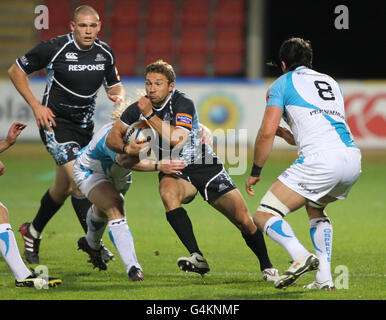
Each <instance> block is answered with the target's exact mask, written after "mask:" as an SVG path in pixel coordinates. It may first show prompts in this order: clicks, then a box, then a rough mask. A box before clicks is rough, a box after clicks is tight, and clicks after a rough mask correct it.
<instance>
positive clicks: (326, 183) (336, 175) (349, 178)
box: [278, 147, 361, 202]
mask: <svg viewBox="0 0 386 320" xmlns="http://www.w3.org/2000/svg"><path fill="white" fill-rule="evenodd" d="M360 174H361V152H360V150H359V149H358V148H351V147H350V148H342V149H334V150H325V151H320V152H317V153H314V154H310V155H306V156H304V157H300V158H299V159H297V160H296V161H295V162H294V163H293V164H292V165H291V166H290V167H289V168H288V169H287V170H286V171H284V172H283V173H282V174H281V175H280V176H279V177H278V179H279V180H280V181H281V182H282V183H284V184H285V185H286V186H287V187H289V188H290V189H292V190H294V191H295V192H297V193H298V194H300V195H302V196H303V197H304V198H306V199H309V200H311V201H314V202H317V201H318V200H319V199H320V198H322V197H324V196H325V195H329V196H332V197H334V198H337V199H344V198H346V197H347V194H348V193H349V191H350V189H351V187H352V186H353V185H354V183H355V182H356V181H357V180H358V178H359V175H360Z"/></svg>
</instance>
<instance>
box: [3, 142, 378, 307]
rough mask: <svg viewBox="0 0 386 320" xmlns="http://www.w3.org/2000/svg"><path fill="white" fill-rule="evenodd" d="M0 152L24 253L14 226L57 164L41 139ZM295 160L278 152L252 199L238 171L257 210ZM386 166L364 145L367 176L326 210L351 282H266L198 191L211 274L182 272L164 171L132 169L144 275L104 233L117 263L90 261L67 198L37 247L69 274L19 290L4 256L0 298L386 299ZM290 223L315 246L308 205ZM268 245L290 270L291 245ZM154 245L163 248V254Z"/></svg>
mask: <svg viewBox="0 0 386 320" xmlns="http://www.w3.org/2000/svg"><path fill="white" fill-rule="evenodd" d="M0 159H1V161H2V162H3V163H4V164H5V166H6V174H5V175H4V176H2V177H0V190H1V191H0V200H1V202H3V203H4V204H5V205H6V206H7V207H8V210H9V212H10V222H11V225H12V226H13V230H14V231H15V235H16V239H17V241H18V245H19V248H20V250H21V252H22V251H23V245H22V239H21V237H20V233H19V232H17V230H18V228H19V226H20V224H21V223H23V222H26V221H31V220H32V218H33V217H34V216H35V213H36V210H37V209H38V207H39V202H40V198H41V196H42V195H43V194H44V192H45V191H46V190H47V189H48V188H49V187H50V185H51V183H52V181H53V176H54V164H53V161H52V160H51V158H50V157H49V156H48V153H47V152H46V151H45V149H44V147H43V146H42V144H41V143H21V142H19V143H17V144H16V145H15V146H14V147H13V148H12V149H10V150H8V151H6V152H5V153H3V154H1V157H0ZM295 159H296V155H295V154H294V153H293V152H292V151H291V152H290V151H284V152H283V151H280V152H274V153H273V154H272V157H271V158H270V159H269V162H268V163H267V164H266V166H265V167H264V170H263V178H262V181H261V182H260V183H259V184H258V185H257V186H256V187H255V190H256V193H257V195H256V196H255V197H254V198H252V197H249V196H247V195H246V192H245V191H244V179H245V178H246V176H234V177H233V178H234V181H235V183H236V184H237V185H238V186H239V187H240V190H241V192H242V194H243V195H244V197H245V199H246V201H247V204H248V207H249V209H250V211H251V212H254V211H255V209H256V208H257V205H258V202H259V200H260V198H261V197H262V195H263V194H264V193H265V192H266V190H267V188H268V187H269V186H270V185H271V184H272V182H273V181H274V179H275V178H276V177H277V176H278V175H279V174H280V173H281V172H282V171H283V170H284V169H285V168H286V167H288V166H289V165H290V164H291V163H292V162H293V161H294V160H295ZM385 164H386V160H385V152H374V153H364V160H363V174H362V176H361V177H360V180H359V181H358V183H357V184H356V185H355V186H354V187H353V189H352V191H351V193H350V195H349V198H348V199H347V200H345V201H338V202H336V203H334V204H331V205H330V206H329V207H328V208H327V212H328V214H329V216H330V218H331V220H332V223H333V227H334V245H333V251H332V259H333V262H332V272H333V277H334V279H335V278H336V277H337V276H339V274H335V273H334V271H335V268H336V267H337V266H339V265H344V266H347V268H348V271H349V288H348V289H337V290H335V291H334V292H320V291H315V292H309V291H305V290H304V289H302V286H303V285H305V284H308V283H310V282H312V281H313V277H314V273H312V274H307V275H305V276H304V277H302V278H301V279H300V280H299V281H298V283H299V285H298V286H297V287H290V288H288V289H286V290H277V289H275V288H273V286H272V283H267V282H264V281H263V280H262V278H261V273H260V271H259V266H258V263H257V259H256V258H255V256H254V255H253V254H252V252H251V251H250V250H249V249H248V248H247V247H246V245H245V243H244V241H243V239H242V237H241V235H240V232H239V231H238V230H237V229H236V228H235V227H234V226H233V225H232V224H231V223H230V222H228V221H227V220H226V219H225V218H224V217H223V216H222V215H221V214H220V213H218V212H217V211H215V210H214V209H213V208H211V207H210V206H209V205H207V204H206V203H205V202H204V201H203V200H202V198H201V197H200V196H199V195H198V196H197V198H196V199H195V201H193V202H192V203H191V204H188V205H186V206H185V208H186V209H187V211H188V212H189V215H190V218H191V220H192V223H193V225H194V229H195V233H196V236H197V239H198V242H199V245H200V248H201V250H202V251H203V252H204V254H205V256H206V258H207V260H208V262H209V264H210V266H211V272H210V274H208V275H206V276H205V277H204V278H201V277H200V276H199V275H197V274H185V273H183V272H181V271H180V270H179V269H178V267H177V264H176V260H177V258H178V257H180V256H182V255H186V254H187V252H186V251H185V249H184V248H183V246H182V244H181V243H180V242H179V240H178V238H177V236H176V235H175V234H174V232H173V230H172V228H171V227H170V226H169V224H168V223H167V221H166V218H165V212H164V209H163V206H162V202H161V200H160V197H159V195H158V192H157V191H158V189H157V185H158V180H157V176H156V174H155V173H134V183H133V185H132V189H131V190H130V191H129V192H128V194H127V196H126V213H127V220H128V224H129V226H130V228H131V230H132V233H133V235H134V239H135V246H136V252H137V256H138V259H139V262H140V264H141V266H142V267H143V269H144V274H145V281H143V282H142V283H132V282H129V281H128V278H127V275H126V273H125V270H124V267H123V263H122V262H121V260H120V258H119V256H118V254H117V252H116V250H115V248H114V247H113V245H112V243H111V242H110V240H109V238H108V234H107V232H106V233H105V236H104V242H105V244H106V245H107V246H108V247H109V248H110V249H111V250H112V251H113V252H114V253H115V255H116V261H114V262H111V263H110V264H109V267H108V270H107V271H104V272H99V271H96V270H93V269H92V267H91V265H90V264H89V263H87V262H86V260H87V257H86V254H85V253H83V252H81V251H77V250H76V247H77V245H76V242H77V239H78V238H79V237H80V236H81V235H82V229H81V227H80V225H79V223H78V221H77V218H76V216H75V213H74V212H73V209H72V207H71V202H70V201H69V200H68V201H67V202H66V203H65V205H64V207H62V209H61V210H60V211H59V212H58V213H57V214H56V215H55V216H54V217H53V219H52V220H51V221H50V223H49V224H48V225H47V227H46V229H45V230H44V233H43V240H42V243H41V249H40V251H41V254H40V260H41V264H43V265H46V266H47V267H48V268H49V272H50V275H52V276H60V277H61V278H62V279H63V284H62V286H60V287H59V288H56V289H52V290H35V289H21V288H15V287H14V279H13V276H12V274H11V272H10V270H9V268H8V266H7V265H6V264H5V262H4V261H3V259H2V258H1V257H0V299H1V300H9V299H20V300H34V299H39V300H40V299H50V300H51V299H53V300H64V299H71V300H88V299H102V300H112V299H113V300H127V299H129V300H137V299H140V300H179V299H186V300H191V299H192V300H193V299H204V300H211V299H216V300H217V299H221V300H260V299H275V300H277V299H299V300H319V299H332V300H335V299H359V300H364V299H366V300H367V299H376V300H380V299H385V297H386V281H385V276H386V275H385V265H386V255H385V252H386V245H385V235H384V232H385V225H386V224H385V222H386V218H385V209H386V200H385V181H386V170H385ZM287 221H289V223H290V224H291V225H292V227H293V229H294V230H295V232H296V234H297V236H298V238H299V240H300V241H301V242H302V243H303V244H304V245H305V246H306V247H307V248H308V249H309V250H313V247H312V243H311V240H310V237H309V226H308V219H307V215H306V213H305V210H304V209H300V210H299V211H297V212H295V213H292V214H291V215H289V216H288V220H287ZM266 243H267V247H268V250H269V254H270V257H271V260H272V262H273V263H274V265H275V266H276V267H277V268H278V269H279V270H280V271H284V270H285V269H287V268H288V266H289V264H288V260H290V257H289V256H288V254H287V253H286V252H285V251H284V249H282V248H281V247H280V246H278V245H277V244H276V243H274V242H273V241H272V240H270V239H269V238H267V237H266ZM155 251H159V255H156V254H155Z"/></svg>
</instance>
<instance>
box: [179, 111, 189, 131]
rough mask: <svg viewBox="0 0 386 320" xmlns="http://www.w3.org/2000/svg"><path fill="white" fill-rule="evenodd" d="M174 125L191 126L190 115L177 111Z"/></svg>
mask: <svg viewBox="0 0 386 320" xmlns="http://www.w3.org/2000/svg"><path fill="white" fill-rule="evenodd" d="M176 125H177V126H184V127H188V128H192V116H191V115H190V114H187V113H177V117H176Z"/></svg>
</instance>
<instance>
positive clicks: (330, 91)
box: [267, 67, 355, 155]
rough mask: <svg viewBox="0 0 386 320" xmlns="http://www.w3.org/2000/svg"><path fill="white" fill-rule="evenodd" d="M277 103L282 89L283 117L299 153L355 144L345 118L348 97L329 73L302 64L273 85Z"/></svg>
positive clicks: (272, 102) (303, 153)
mask: <svg viewBox="0 0 386 320" xmlns="http://www.w3.org/2000/svg"><path fill="white" fill-rule="evenodd" d="M272 90H273V91H274V92H273V93H272V95H273V97H275V98H274V99H273V100H274V101H271V102H270V101H268V104H267V105H272V104H274V105H276V104H275V100H277V97H276V95H277V94H279V93H278V92H280V93H281V94H282V96H281V99H282V100H280V101H281V103H282V106H280V105H279V106H280V107H282V108H283V118H284V119H285V121H286V122H287V123H288V124H289V126H290V128H291V130H292V133H293V135H294V137H295V141H296V145H297V146H298V151H299V154H301V155H305V154H311V153H315V152H317V151H320V150H331V149H340V148H345V147H355V144H354V141H353V139H352V136H351V133H350V130H349V127H348V125H347V123H346V121H345V110H344V99H343V95H342V92H341V89H340V87H339V85H338V83H337V82H336V81H335V80H334V79H333V78H331V77H330V76H328V75H326V74H322V73H319V72H316V71H314V70H312V69H309V68H306V67H299V68H297V69H295V70H293V71H290V72H288V73H286V74H284V75H282V76H281V77H280V78H279V79H277V80H276V81H275V83H274V84H273V85H272V86H271V88H270V91H272ZM279 103H280V102H279Z"/></svg>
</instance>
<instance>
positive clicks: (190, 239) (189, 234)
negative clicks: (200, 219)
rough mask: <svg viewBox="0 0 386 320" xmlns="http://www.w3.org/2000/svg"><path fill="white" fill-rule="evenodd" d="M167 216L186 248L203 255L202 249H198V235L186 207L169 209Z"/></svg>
mask: <svg viewBox="0 0 386 320" xmlns="http://www.w3.org/2000/svg"><path fill="white" fill-rule="evenodd" d="M166 218H167V220H168V221H169V223H170V225H171V226H172V228H173V229H174V231H175V232H176V234H177V236H178V238H180V240H181V242H182V243H183V244H184V246H185V247H186V249H188V251H189V252H190V253H191V254H192V253H193V252H197V253H199V254H200V255H202V253H201V251H200V250H199V249H198V245H197V242H196V237H195V236H194V233H193V226H192V222H191V221H190V219H189V217H188V214H187V213H186V211H185V209H184V208H182V207H179V208H177V209H174V210H171V211H168V212H166Z"/></svg>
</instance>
